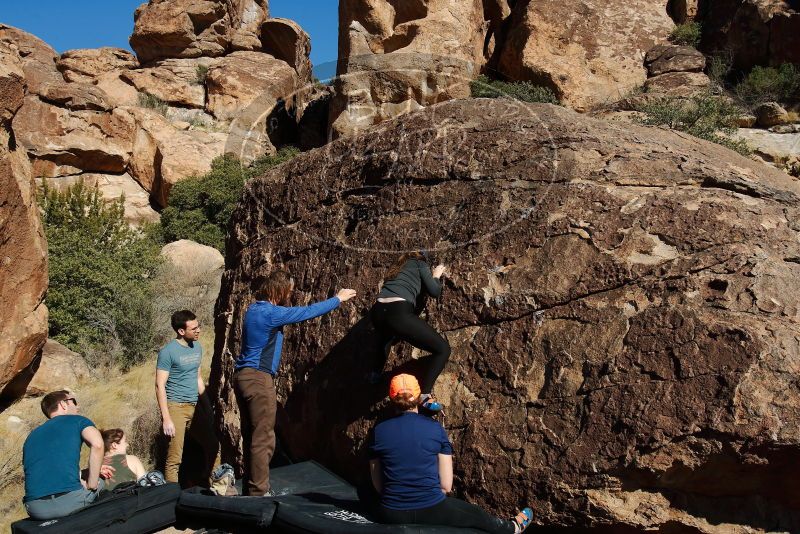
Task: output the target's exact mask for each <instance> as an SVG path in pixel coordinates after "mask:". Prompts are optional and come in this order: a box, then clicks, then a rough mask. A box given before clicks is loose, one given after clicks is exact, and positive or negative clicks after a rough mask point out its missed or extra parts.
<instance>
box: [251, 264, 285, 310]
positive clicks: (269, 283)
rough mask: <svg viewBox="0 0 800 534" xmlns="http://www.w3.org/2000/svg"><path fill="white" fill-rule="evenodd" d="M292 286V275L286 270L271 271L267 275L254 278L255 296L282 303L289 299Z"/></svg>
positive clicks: (259, 298)
mask: <svg viewBox="0 0 800 534" xmlns="http://www.w3.org/2000/svg"><path fill="white" fill-rule="evenodd" d="M293 286H294V284H293V282H292V276H291V275H290V274H289V272H288V271H284V270H280V271H273V272H271V273H270V274H269V275H268V276H257V277H256V279H255V287H256V291H255V294H256V298H257V299H258V300H268V301H270V302H272V303H275V304H283V303H285V302H286V301H287V300H289V296H290V295H291V293H292V288H293Z"/></svg>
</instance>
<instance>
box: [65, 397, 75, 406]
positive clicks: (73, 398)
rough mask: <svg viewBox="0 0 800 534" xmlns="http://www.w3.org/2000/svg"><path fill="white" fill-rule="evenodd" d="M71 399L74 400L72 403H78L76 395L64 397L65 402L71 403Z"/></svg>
mask: <svg viewBox="0 0 800 534" xmlns="http://www.w3.org/2000/svg"><path fill="white" fill-rule="evenodd" d="M70 401H72V404H74V405H75V406H77V405H78V399H76V398H75V397H67V398H66V399H64V402H67V403H69V402H70Z"/></svg>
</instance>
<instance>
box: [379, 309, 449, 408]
mask: <svg viewBox="0 0 800 534" xmlns="http://www.w3.org/2000/svg"><path fill="white" fill-rule="evenodd" d="M370 318H371V319H372V324H373V325H375V328H376V329H377V330H378V334H379V335H380V336H381V340H380V342H381V350H383V358H384V362H385V361H386V358H388V357H389V351H390V350H391V348H392V343H393V342H394V341H395V340H396V339H401V340H403V341H406V342H407V343H409V344H411V345H413V346H414V347H416V348H418V349H422V350H426V351H428V352H430V353H431V357H430V359H431V365H430V367H429V368H428V370H427V371H426V372H425V373H424V375H423V376H422V377H420V378H421V380H420V388H421V389H422V392H423V393H430V392H431V389H433V384H434V382H436V379H437V378H438V377H439V374H440V373H441V372H442V370H443V369H444V366H445V364H446V363H447V360H448V359H449V358H450V344H449V343H448V342H447V340H446V339H445V338H444V337H442V336H441V334H439V333H438V332H437V331H436V330H434V329H433V328H431V325H429V324H428V323H426V322H425V321H423V320H422V319H420V318H419V317H417V314H415V313H414V305H413V304H411V303H410V302H406V301H404V300H403V301H398V302H390V303H388V304H384V303H382V302H376V303H375V305H374V306H372V309H371V310H370Z"/></svg>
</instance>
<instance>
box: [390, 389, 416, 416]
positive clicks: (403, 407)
mask: <svg viewBox="0 0 800 534" xmlns="http://www.w3.org/2000/svg"><path fill="white" fill-rule="evenodd" d="M390 400H391V401H392V405H393V406H394V407H395V408H397V409H398V410H399V411H401V412H407V411H408V410H410V409H411V408H414V407H416V406H419V404H420V401H421V400H422V396H421V395H418V396H416V397H415V396H414V395H412V394H411V393H410V392H408V391H404V392H402V393H398V394H397V395H395V396H394V397H392V398H391V399H390Z"/></svg>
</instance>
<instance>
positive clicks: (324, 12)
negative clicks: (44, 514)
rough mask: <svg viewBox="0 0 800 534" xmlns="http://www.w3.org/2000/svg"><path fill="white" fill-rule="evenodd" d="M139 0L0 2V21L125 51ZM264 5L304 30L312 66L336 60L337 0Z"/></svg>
mask: <svg viewBox="0 0 800 534" xmlns="http://www.w3.org/2000/svg"><path fill="white" fill-rule="evenodd" d="M143 2H144V0H37V1H36V2H35V6H36V7H35V8H32V7H31V4H30V2H26V1H23V0H0V22H3V23H5V24H9V25H11V26H16V27H17V28H20V29H23V30H25V31H27V32H29V33H32V34H34V35H35V36H37V37H39V38H40V39H43V40H44V41H45V42H47V43H48V44H49V45H50V46H52V47H53V48H55V49H56V51H58V52H64V51H66V50H69V49H71V48H97V47H100V46H117V47H120V48H127V49H130V46H129V45H128V37H129V36H130V34H131V31H132V30H133V12H134V10H136V8H137V7H138V6H139V5H140V4H142V3H143ZM269 9H270V15H271V16H273V17H285V18H289V19H292V20H294V21H296V22H298V23H299V24H300V26H302V27H303V29H304V30H305V31H306V32H308V34H309V35H310V36H311V61H312V63H313V64H314V65H315V66H321V65H324V64H326V63H330V62H335V61H336V49H337V45H336V39H337V32H338V22H337V19H338V2H337V1H336V0H270V2H269ZM333 70H335V67H334V69H333ZM325 71H330V68H326V69H325Z"/></svg>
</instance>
